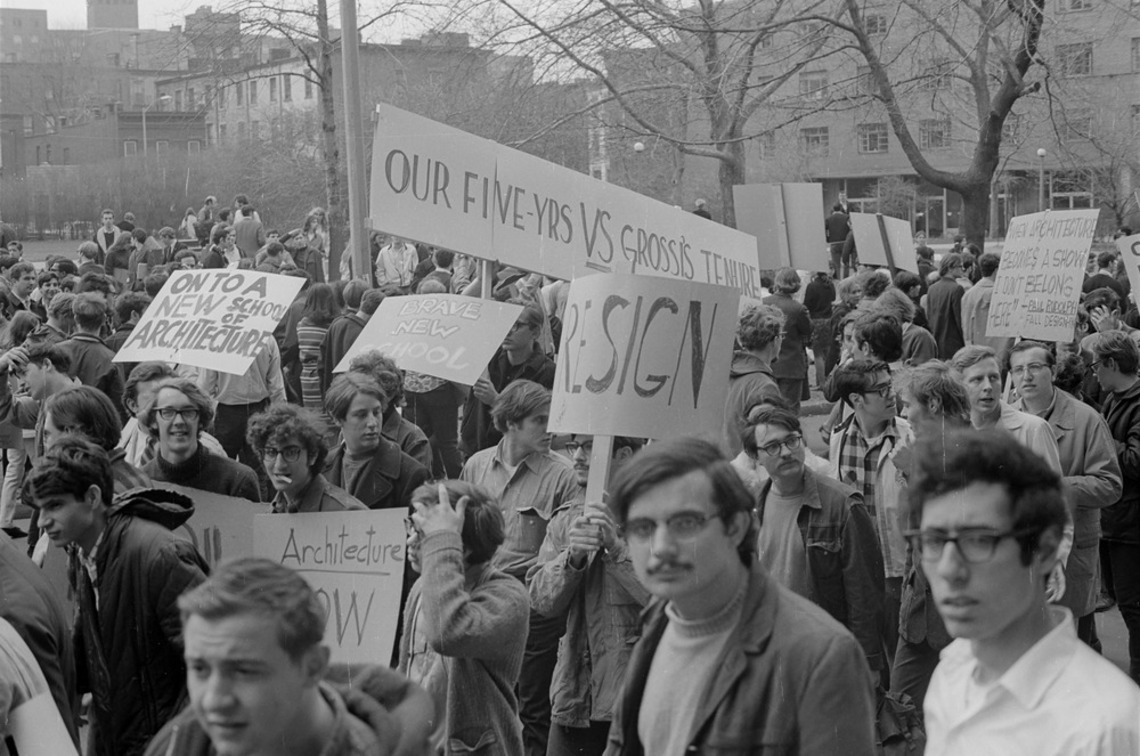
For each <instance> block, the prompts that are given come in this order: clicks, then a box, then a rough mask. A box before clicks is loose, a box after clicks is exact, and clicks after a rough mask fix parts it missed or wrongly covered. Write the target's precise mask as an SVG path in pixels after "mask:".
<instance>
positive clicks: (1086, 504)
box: [1009, 341, 1121, 651]
mask: <svg viewBox="0 0 1140 756" xmlns="http://www.w3.org/2000/svg"><path fill="white" fill-rule="evenodd" d="M1055 363H1056V358H1055V357H1054V355H1053V350H1052V348H1051V347H1050V346H1049V345H1047V344H1043V343H1042V342H1040V341H1021V342H1018V343H1017V344H1015V345H1014V346H1013V347H1012V348H1011V349H1010V352H1009V368H1010V370H1009V372H1010V375H1011V376H1012V377H1013V385H1014V388H1016V389H1017V393H1018V395H1019V397H1020V398H1019V399H1018V401H1017V403H1016V404H1015V405H1014V406H1015V407H1016V408H1017V409H1019V410H1022V411H1024V412H1029V413H1032V414H1034V415H1036V416H1037V417H1040V418H1042V419H1043V420H1045V421H1046V422H1048V423H1049V427H1050V428H1051V429H1052V431H1053V436H1054V437H1055V438H1056V440H1057V450H1058V453H1059V454H1060V457H1061V474H1062V476H1063V477H1062V478H1061V482H1062V485H1063V486H1064V492H1065V500H1066V503H1067V504H1068V506H1069V511H1070V514H1071V515H1072V519H1073V545H1072V550H1071V551H1070V552H1069V556H1068V560H1066V561H1065V562H1064V573H1063V578H1064V594H1063V595H1062V596H1061V597H1060V598H1059V599H1058V600H1057V603H1059V604H1061V605H1062V606H1066V607H1068V608H1069V609H1070V610H1072V612H1073V616H1074V617H1075V618H1076V621H1077V637H1078V638H1080V639H1081V640H1082V641H1084V642H1085V643H1087V644H1089V646H1090V647H1091V648H1093V649H1094V650H1096V651H1100V648H1101V645H1100V641H1099V640H1098V639H1097V635H1096V611H1095V610H1096V599H1097V585H1098V581H1099V575H1098V573H1099V570H1098V569H1097V567H1098V563H1099V546H1100V510H1101V509H1103V508H1104V507H1107V506H1109V505H1110V504H1112V503H1113V502H1115V501H1116V500H1117V499H1119V498H1120V493H1121V478H1120V464H1119V463H1118V462H1117V460H1116V447H1115V446H1114V444H1113V441H1112V434H1111V433H1110V432H1109V430H1108V425H1107V424H1105V422H1104V418H1102V417H1101V416H1100V415H1099V414H1097V412H1096V410H1094V409H1093V408H1092V407H1090V406H1088V405H1087V404H1085V403H1084V402H1080V401H1077V399H1076V398H1075V397H1073V396H1072V395H1071V394H1069V393H1067V392H1065V391H1062V390H1061V389H1059V388H1056V387H1055V386H1054V385H1053V375H1054V365H1055Z"/></svg>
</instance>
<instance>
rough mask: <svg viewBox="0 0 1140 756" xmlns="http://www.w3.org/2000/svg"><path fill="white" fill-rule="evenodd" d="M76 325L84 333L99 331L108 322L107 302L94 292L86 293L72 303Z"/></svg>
mask: <svg viewBox="0 0 1140 756" xmlns="http://www.w3.org/2000/svg"><path fill="white" fill-rule="evenodd" d="M71 311H72V312H73V313H75V324H76V325H78V326H79V327H80V328H82V329H83V330H84V331H98V330H99V329H100V328H102V327H103V324H104V323H106V322H107V300H105V299H104V298H103V297H102V296H101V295H99V294H95V293H94V292H84V293H82V294H78V295H76V297H75V301H74V302H72V303H71Z"/></svg>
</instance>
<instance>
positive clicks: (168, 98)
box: [142, 95, 174, 158]
mask: <svg viewBox="0 0 1140 756" xmlns="http://www.w3.org/2000/svg"><path fill="white" fill-rule="evenodd" d="M173 99H174V98H173V97H171V96H170V95H162V96H161V97H159V98H158V99H157V100H155V101H154V102H152V103H151V104H150V105H147V106H146V107H145V108H143V110H142V122H143V157H144V158H145V157H147V156H148V155H149V154H150V150H149V149H148V147H147V141H146V112H147V111H148V110H150V109H151V108H153V107H154V104H155V102H170V101H171V100H173Z"/></svg>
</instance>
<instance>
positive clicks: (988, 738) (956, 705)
mask: <svg viewBox="0 0 1140 756" xmlns="http://www.w3.org/2000/svg"><path fill="white" fill-rule="evenodd" d="M1049 613H1050V619H1051V620H1052V622H1053V623H1054V626H1053V629H1052V630H1050V631H1049V632H1048V633H1047V634H1046V635H1045V637H1044V638H1042V639H1041V640H1039V641H1037V643H1035V644H1034V645H1033V647H1032V648H1030V649H1029V650H1028V651H1026V652H1025V653H1024V654H1022V656H1021V658H1019V659H1018V660H1017V661H1016V662H1014V664H1013V666H1011V667H1010V668H1009V669H1007V670H1006V671H1005V673H1004V674H1002V676H1001V677H1000V678H998V679H997V680H996V681H995V682H993V683H991V684H989V685H982V684H980V683H978V682H977V679H976V676H977V673H978V670H979V663H978V659H977V657H975V656H974V653H973V646H972V645H971V642H970V641H968V640H966V639H958V640H956V641H954V642H953V643H951V644H950V645H949V646H947V647H946V650H944V651H943V652H942V660H941V662H939V664H938V667H937V668H936V669H935V670H934V676H933V677H932V678H931V680H930V689H929V690H928V692H927V694H926V700H925V704H924V708H925V711H926V736H927V742H926V756H951V755H953V754H962V755H963V756H990V755H991V754H992V756H1018V754H1025V756H1051V755H1052V754H1056V756H1093V755H1094V754H1105V755H1108V756H1115V755H1117V754H1119V755H1121V756H1123V755H1125V754H1128V755H1131V754H1138V753H1140V688H1137V687H1136V685H1135V684H1134V683H1133V682H1132V681H1131V680H1129V679H1128V677H1127V676H1125V674H1124V673H1123V672H1121V671H1120V670H1118V669H1117V668H1116V667H1114V666H1113V665H1112V663H1111V662H1109V661H1107V660H1105V659H1104V658H1103V657H1101V656H1100V655H1099V654H1097V653H1096V652H1094V651H1092V650H1091V649H1090V648H1088V647H1087V646H1086V645H1085V644H1084V643H1082V642H1080V641H1079V640H1078V639H1077V633H1076V630H1075V629H1074V626H1073V617H1072V613H1071V612H1070V611H1069V610H1068V609H1066V608H1064V607H1057V606H1054V607H1050V609H1049Z"/></svg>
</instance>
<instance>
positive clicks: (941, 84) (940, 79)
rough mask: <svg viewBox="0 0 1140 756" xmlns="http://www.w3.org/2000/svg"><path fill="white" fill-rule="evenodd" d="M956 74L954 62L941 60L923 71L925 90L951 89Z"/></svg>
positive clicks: (923, 86)
mask: <svg viewBox="0 0 1140 756" xmlns="http://www.w3.org/2000/svg"><path fill="white" fill-rule="evenodd" d="M953 72H954V63H953V61H950V60H946V59H945V58H940V59H938V60H935V61H934V62H933V63H931V64H930V65H928V66H926V68H924V69H923V71H922V88H923V89H949V88H950V85H951V82H952V78H951V76H952V75H953Z"/></svg>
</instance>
